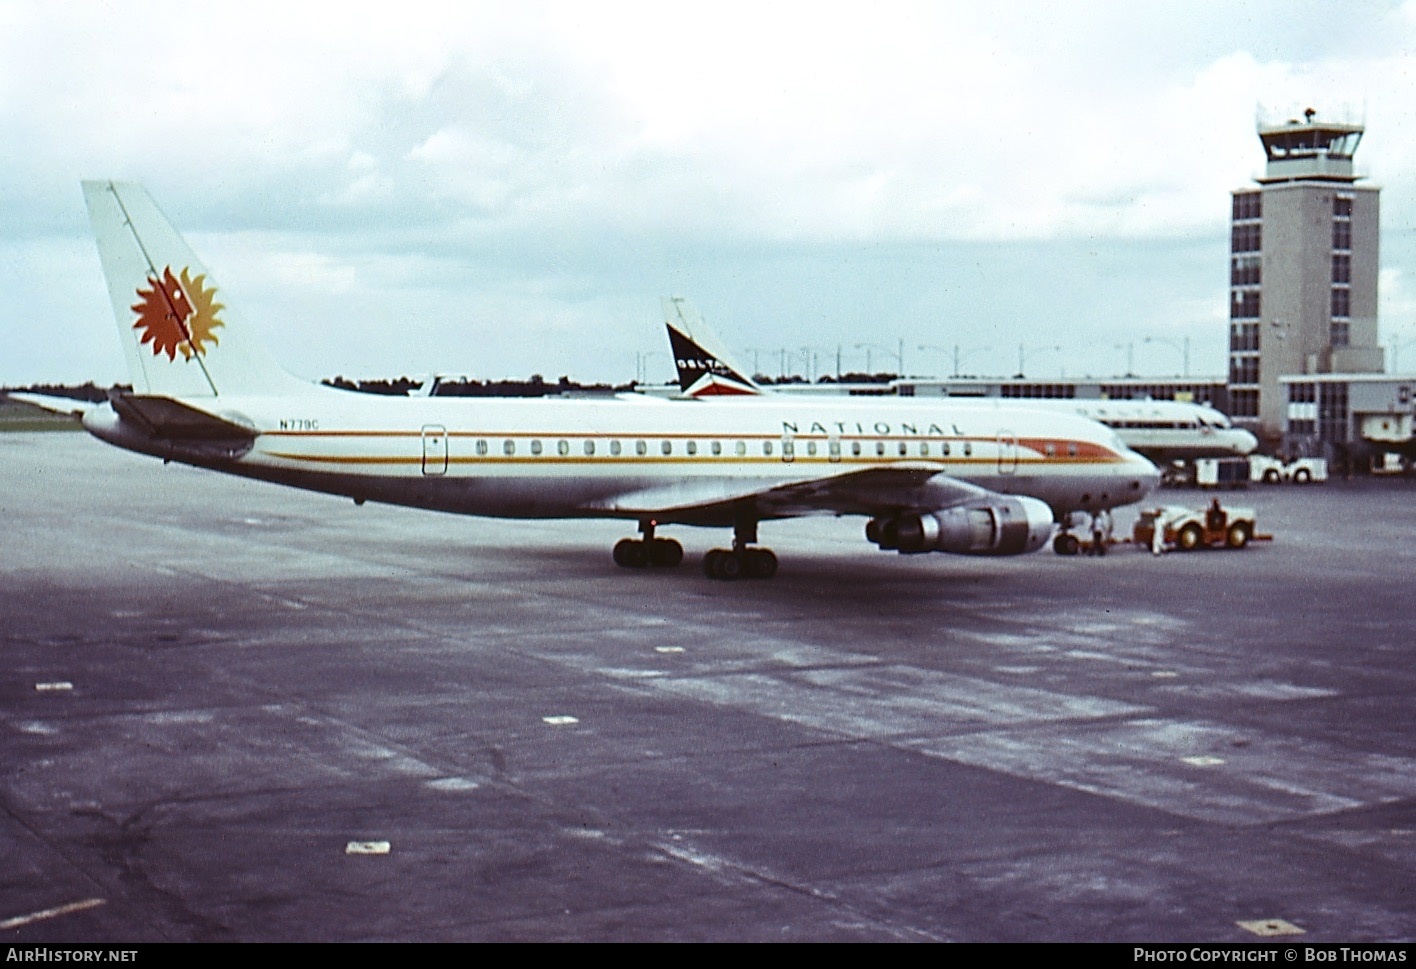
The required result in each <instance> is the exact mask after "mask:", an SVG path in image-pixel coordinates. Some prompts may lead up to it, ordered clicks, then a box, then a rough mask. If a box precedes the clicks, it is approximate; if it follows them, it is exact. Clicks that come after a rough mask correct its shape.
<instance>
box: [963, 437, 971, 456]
mask: <svg viewBox="0 0 1416 969" xmlns="http://www.w3.org/2000/svg"><path fill="white" fill-rule="evenodd" d="M971 454H973V442H972V441H965V442H964V457H968V456H969V455H971Z"/></svg>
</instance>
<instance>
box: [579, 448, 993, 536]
mask: <svg viewBox="0 0 1416 969" xmlns="http://www.w3.org/2000/svg"><path fill="white" fill-rule="evenodd" d="M996 497H997V495H995V494H994V493H993V492H991V491H988V490H987V489H986V488H980V487H978V486H977V485H971V484H968V483H967V482H964V481H960V480H958V479H957V478H953V477H951V476H949V475H948V474H945V473H944V467H943V465H940V464H934V463H931V462H927V461H917V462H906V461H902V462H899V463H897V464H892V465H888V466H886V467H878V468H865V469H862V470H858V471H847V472H844V473H841V474H834V475H825V476H820V477H812V478H803V479H801V480H799V481H791V482H787V483H785V484H782V483H777V484H760V483H757V482H753V481H751V480H748V481H742V482H737V483H733V482H727V481H722V480H705V481H694V480H692V479H689V480H685V481H679V482H675V483H673V484H666V485H663V486H656V487H652V488H645V489H643V490H641V491H635V492H630V493H627V494H623V495H618V496H616V497H615V498H614V499H612V500H610V501H609V502H606V503H604V504H602V505H599V506H597V510H600V511H611V512H619V513H624V514H634V515H643V516H653V517H655V518H656V519H658V520H659V521H660V522H669V521H673V522H682V523H685V524H695V525H714V524H724V523H728V524H731V523H732V522H733V520H734V518H735V516H737V515H738V514H739V513H740V512H741V511H743V510H744V509H745V508H750V509H752V510H753V513H754V514H755V515H756V517H759V518H797V517H802V516H806V515H869V516H877V515H889V514H898V513H899V512H902V511H907V510H914V511H939V510H942V509H945V508H950V507H953V506H954V505H958V504H962V503H964V502H968V501H975V500H979V499H989V498H996Z"/></svg>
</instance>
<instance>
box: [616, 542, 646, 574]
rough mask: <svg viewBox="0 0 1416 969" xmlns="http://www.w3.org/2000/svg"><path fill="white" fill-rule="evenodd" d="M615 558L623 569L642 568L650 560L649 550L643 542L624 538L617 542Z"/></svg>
mask: <svg viewBox="0 0 1416 969" xmlns="http://www.w3.org/2000/svg"><path fill="white" fill-rule="evenodd" d="M614 559H615V564H616V565H618V566H619V567H620V568H622V569H642V568H643V567H644V566H645V565H647V564H648V562H649V552H648V549H646V548H645V547H644V543H643V542H641V541H638V540H637V539H633V538H622V539H620V540H619V541H618V542H616V543H615V551H614Z"/></svg>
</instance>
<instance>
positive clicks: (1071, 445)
mask: <svg viewBox="0 0 1416 969" xmlns="http://www.w3.org/2000/svg"><path fill="white" fill-rule="evenodd" d="M1076 456H1077V442H1076V441H1068V442H1067V457H1069V458H1075V457H1076Z"/></svg>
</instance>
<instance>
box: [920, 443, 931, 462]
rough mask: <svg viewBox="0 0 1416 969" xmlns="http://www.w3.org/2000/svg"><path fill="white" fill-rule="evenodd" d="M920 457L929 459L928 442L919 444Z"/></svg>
mask: <svg viewBox="0 0 1416 969" xmlns="http://www.w3.org/2000/svg"><path fill="white" fill-rule="evenodd" d="M919 456H920V457H922V458H927V457H929V442H928V441H920V442H919Z"/></svg>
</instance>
